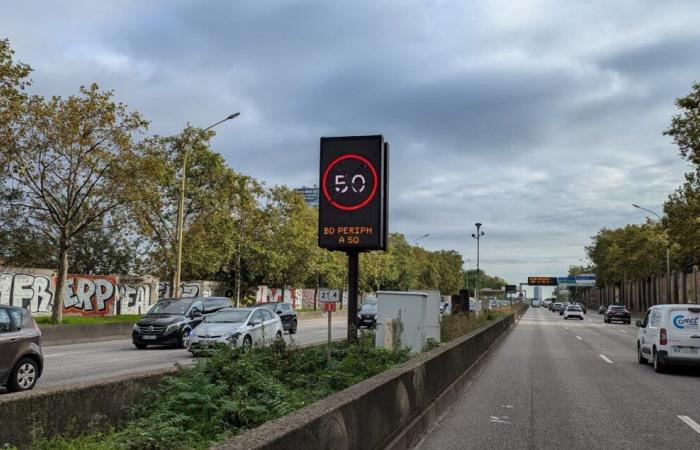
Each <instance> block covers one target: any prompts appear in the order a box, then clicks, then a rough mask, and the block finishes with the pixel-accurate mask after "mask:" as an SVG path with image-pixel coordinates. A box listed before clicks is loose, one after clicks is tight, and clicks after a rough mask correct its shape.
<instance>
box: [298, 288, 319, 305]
mask: <svg viewBox="0 0 700 450" xmlns="http://www.w3.org/2000/svg"><path fill="white" fill-rule="evenodd" d="M315 299H316V289H303V290H302V292H301V307H302V308H304V309H314V300H315Z"/></svg>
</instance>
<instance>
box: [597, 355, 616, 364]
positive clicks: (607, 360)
mask: <svg viewBox="0 0 700 450" xmlns="http://www.w3.org/2000/svg"><path fill="white" fill-rule="evenodd" d="M598 356H600V357H601V358H603V361H605V362H606V363H608V364H612V363H613V362H612V361H610V359H609V358H608V357H607V356H605V355H598Z"/></svg>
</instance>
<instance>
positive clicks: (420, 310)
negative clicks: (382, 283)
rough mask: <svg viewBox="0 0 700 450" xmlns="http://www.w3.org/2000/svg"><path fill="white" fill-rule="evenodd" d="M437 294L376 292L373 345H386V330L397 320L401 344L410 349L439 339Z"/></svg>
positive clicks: (438, 301)
mask: <svg viewBox="0 0 700 450" xmlns="http://www.w3.org/2000/svg"><path fill="white" fill-rule="evenodd" d="M440 298H441V297H440V293H439V292H438V291H430V292H392V291H379V292H377V332H376V340H375V342H376V346H377V347H386V346H387V343H389V342H391V339H390V336H388V335H386V333H391V330H390V329H389V328H390V326H391V323H392V321H393V322H394V323H396V322H397V321H400V323H401V324H402V326H403V329H402V330H401V335H400V336H401V337H400V339H401V346H402V347H408V348H410V349H411V352H413V353H418V352H421V351H422V350H423V348H424V347H425V343H426V342H427V340H428V339H430V338H432V339H434V340H436V341H437V342H440Z"/></svg>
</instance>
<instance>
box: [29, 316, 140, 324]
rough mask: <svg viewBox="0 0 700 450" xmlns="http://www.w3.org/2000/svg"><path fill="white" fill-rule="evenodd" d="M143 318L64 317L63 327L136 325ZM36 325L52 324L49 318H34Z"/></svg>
mask: <svg viewBox="0 0 700 450" xmlns="http://www.w3.org/2000/svg"><path fill="white" fill-rule="evenodd" d="M140 318H141V316H139V315H138V314H123V315H119V316H106V317H83V316H64V317H63V322H62V324H63V325H90V324H97V323H122V322H129V323H136V322H138V320H139V319H140ZM34 320H35V321H36V323H38V324H40V325H46V324H50V323H51V317H49V316H34Z"/></svg>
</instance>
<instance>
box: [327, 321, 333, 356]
mask: <svg viewBox="0 0 700 450" xmlns="http://www.w3.org/2000/svg"><path fill="white" fill-rule="evenodd" d="M331 314H333V313H332V312H330V311H328V365H329V366H330V365H331Z"/></svg>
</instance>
